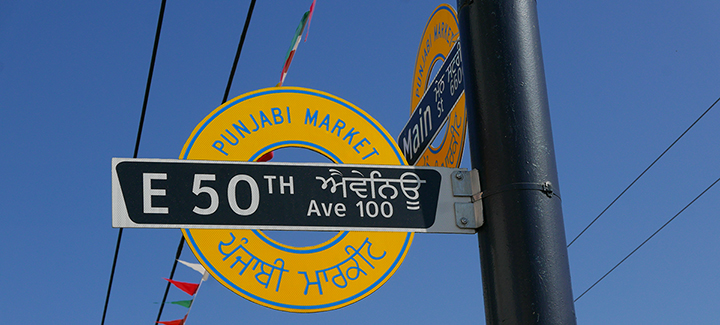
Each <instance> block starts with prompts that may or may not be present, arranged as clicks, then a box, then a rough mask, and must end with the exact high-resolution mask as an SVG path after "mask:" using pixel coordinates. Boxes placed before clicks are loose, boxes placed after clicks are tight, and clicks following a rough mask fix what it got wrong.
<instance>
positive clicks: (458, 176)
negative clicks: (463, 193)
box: [455, 172, 463, 179]
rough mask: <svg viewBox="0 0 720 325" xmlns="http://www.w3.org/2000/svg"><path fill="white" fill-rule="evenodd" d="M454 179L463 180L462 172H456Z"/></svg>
mask: <svg viewBox="0 0 720 325" xmlns="http://www.w3.org/2000/svg"><path fill="white" fill-rule="evenodd" d="M455 178H457V179H463V174H462V172H457V173H455Z"/></svg>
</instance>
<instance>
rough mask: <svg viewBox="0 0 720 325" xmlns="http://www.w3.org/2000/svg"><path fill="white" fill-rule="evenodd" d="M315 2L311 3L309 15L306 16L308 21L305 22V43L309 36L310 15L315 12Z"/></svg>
mask: <svg viewBox="0 0 720 325" xmlns="http://www.w3.org/2000/svg"><path fill="white" fill-rule="evenodd" d="M315 1H316V0H313V3H312V4H311V5H310V11H309V12H310V14H309V15H308V21H307V32H305V42H307V39H308V35H309V34H310V21H311V20H312V14H313V12H314V11H315Z"/></svg>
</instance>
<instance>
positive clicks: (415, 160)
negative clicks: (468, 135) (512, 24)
mask: <svg viewBox="0 0 720 325" xmlns="http://www.w3.org/2000/svg"><path fill="white" fill-rule="evenodd" d="M458 35H459V34H458V23H457V14H456V13H455V10H454V9H453V8H452V7H451V6H449V5H447V4H442V5H439V6H438V7H437V8H436V9H435V11H434V12H433V14H432V15H431V16H430V19H428V23H427V25H426V27H425V31H424V32H423V37H422V39H421V42H420V47H419V49H418V55H417V59H416V62H415V72H414V74H413V79H412V84H413V87H412V97H411V108H412V110H411V115H410V119H409V121H408V122H407V124H406V125H405V127H404V128H403V130H402V131H401V133H400V135H399V137H398V141H397V143H398V145H399V146H400V147H401V149H402V151H403V155H404V156H405V159H406V160H407V161H408V164H410V165H418V166H442V167H457V166H459V165H460V159H461V157H462V152H463V146H464V143H465V128H466V124H467V123H466V121H467V118H466V115H465V96H464V90H465V85H464V78H463V72H462V58H461V55H460V43H459V37H458ZM441 60H442V61H443V64H442V67H441V68H440V69H439V70H438V72H437V74H436V75H435V77H434V78H433V79H432V80H430V79H429V78H430V73H431V71H433V69H434V68H433V67H434V66H435V65H436V64H438V63H439V62H440V61H441ZM446 121H447V128H446V129H445V134H444V135H442V136H441V139H442V142H441V143H440V145H439V147H437V148H435V147H433V146H432V145H431V143H432V142H433V140H434V139H435V138H436V137H437V136H440V132H441V130H442V128H443V125H445V124H446Z"/></svg>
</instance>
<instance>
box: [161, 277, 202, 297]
mask: <svg viewBox="0 0 720 325" xmlns="http://www.w3.org/2000/svg"><path fill="white" fill-rule="evenodd" d="M163 279H165V280H168V281H169V282H170V283H172V284H174V285H175V286H176V287H177V288H178V289H180V290H182V291H185V293H187V294H189V295H191V296H192V295H195V293H196V292H197V289H198V287H200V285H199V284H195V283H188V282H181V281H175V280H170V279H167V278H163Z"/></svg>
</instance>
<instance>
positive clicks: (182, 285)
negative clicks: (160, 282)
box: [157, 0, 316, 325]
mask: <svg viewBox="0 0 720 325" xmlns="http://www.w3.org/2000/svg"><path fill="white" fill-rule="evenodd" d="M315 1H316V0H313V2H312V4H311V5H310V10H308V11H306V12H305V13H304V14H303V16H302V18H301V19H300V24H299V25H298V27H297V28H296V29H295V35H294V36H293V39H292V43H291V44H290V48H289V49H288V51H287V54H285V63H284V64H283V69H282V72H281V74H280V82H279V83H278V84H277V85H276V87H282V85H283V83H284V82H285V77H286V76H287V73H288V70H289V69H290V64H291V63H292V60H293V57H294V56H295V51H297V48H298V45H299V44H300V41H301V40H302V34H303V31H305V29H306V28H307V31H306V33H305V41H306V42H307V38H308V35H309V34H310V21H311V20H312V15H313V12H314V11H315ZM273 156H274V154H273V152H272V151H270V152H268V153H266V154H264V155H262V156H261V157H260V158H259V159H258V161H260V162H265V161H269V160H270V159H272V158H273ZM178 262H180V263H182V264H183V265H185V266H187V267H189V268H191V269H193V270H195V271H197V272H199V273H200V274H202V279H201V280H200V283H190V282H182V281H175V280H172V279H167V278H163V279H165V280H167V281H168V282H170V283H172V284H173V285H174V286H175V287H176V288H178V289H180V290H182V291H183V292H185V293H187V294H188V295H190V296H192V299H189V300H178V301H172V302H167V303H169V304H174V305H178V306H182V307H185V308H187V311H186V312H185V316H184V317H183V318H181V319H176V320H171V321H159V322H157V324H163V325H184V324H185V322H186V321H187V318H188V315H189V314H190V309H191V308H192V304H193V301H195V297H197V293H198V290H199V289H200V285H201V284H202V283H203V282H204V281H205V280H207V279H208V276H209V275H210V273H208V272H207V270H205V268H204V267H203V266H202V265H200V264H197V263H190V262H185V261H182V260H178Z"/></svg>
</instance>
